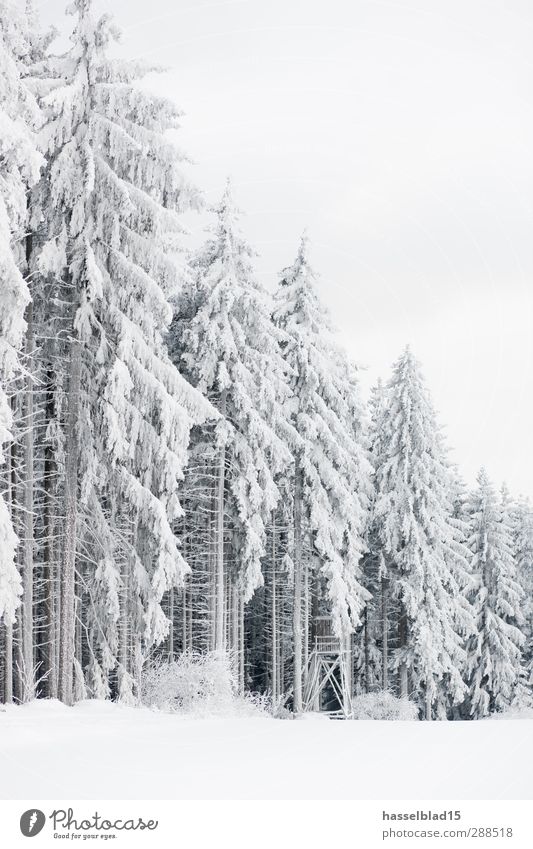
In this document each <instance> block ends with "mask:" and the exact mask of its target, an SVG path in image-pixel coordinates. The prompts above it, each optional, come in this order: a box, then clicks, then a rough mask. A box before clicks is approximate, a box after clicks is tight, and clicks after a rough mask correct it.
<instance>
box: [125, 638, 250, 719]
mask: <svg viewBox="0 0 533 849" xmlns="http://www.w3.org/2000/svg"><path fill="white" fill-rule="evenodd" d="M236 692H237V688H236V682H235V676H234V673H233V669H232V661H231V656H230V655H229V654H227V653H226V652H207V653H206V654H198V653H195V652H184V654H182V655H180V657H179V658H178V659H177V660H174V661H170V662H169V661H166V660H156V661H153V662H152V663H151V664H149V665H148V666H146V667H145V669H144V671H143V675H142V681H141V701H142V703H143V704H145V705H146V706H147V707H155V708H159V709H160V710H170V711H179V712H180V713H196V712H198V711H199V710H202V711H206V712H211V711H225V710H227V709H228V708H229V707H231V705H232V703H233V701H234V699H235V696H236Z"/></svg>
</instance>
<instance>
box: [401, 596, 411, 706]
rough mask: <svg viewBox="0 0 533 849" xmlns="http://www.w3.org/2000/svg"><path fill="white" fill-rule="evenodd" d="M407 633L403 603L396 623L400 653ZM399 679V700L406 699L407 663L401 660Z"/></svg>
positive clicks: (405, 645) (407, 688)
mask: <svg viewBox="0 0 533 849" xmlns="http://www.w3.org/2000/svg"><path fill="white" fill-rule="evenodd" d="M407 631H408V623H407V613H406V610H405V606H404V604H403V602H402V603H401V606H400V618H399V621H398V647H399V649H400V651H403V650H404V649H405V648H406V647H407ZM399 677H400V698H402V699H406V698H408V696H409V682H408V670H407V663H406V662H405V660H402V661H401V663H400V667H399Z"/></svg>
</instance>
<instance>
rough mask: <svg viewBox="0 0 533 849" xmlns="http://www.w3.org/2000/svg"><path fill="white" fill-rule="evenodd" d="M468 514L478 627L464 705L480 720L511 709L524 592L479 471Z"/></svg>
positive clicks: (519, 676) (517, 681) (502, 513)
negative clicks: (468, 689) (508, 708)
mask: <svg viewBox="0 0 533 849" xmlns="http://www.w3.org/2000/svg"><path fill="white" fill-rule="evenodd" d="M468 512H469V515H470V539H469V547H470V551H471V571H472V576H473V590H472V604H473V607H474V611H475V614H476V624H477V633H476V634H475V635H474V636H473V637H472V638H471V640H470V643H469V650H468V667H467V671H468V681H469V686H470V694H469V705H470V715H471V716H472V718H474V719H481V718H483V717H484V716H488V714H489V713H492V712H494V711H501V710H504V709H505V708H506V707H508V706H509V705H510V704H512V702H513V701H514V699H515V698H516V697H517V695H519V691H520V690H521V687H522V685H523V680H524V677H525V674H524V669H523V666H522V648H523V645H524V636H523V634H522V633H521V631H520V627H521V626H522V625H523V623H524V619H523V616H522V612H521V605H522V599H523V592H522V588H521V587H520V584H519V583H518V580H517V575H516V567H515V561H514V552H513V539H512V528H511V526H510V523H509V519H508V516H507V515H506V514H507V510H506V507H505V505H504V504H503V503H502V502H501V501H500V500H499V499H498V496H497V495H496V492H495V490H494V487H493V485H492V483H491V482H490V480H489V478H488V476H487V473H486V471H485V470H484V469H482V470H481V471H480V473H479V475H478V478H477V488H476V489H475V491H474V492H473V493H472V496H471V498H470V502H469V504H468Z"/></svg>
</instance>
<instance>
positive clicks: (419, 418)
mask: <svg viewBox="0 0 533 849" xmlns="http://www.w3.org/2000/svg"><path fill="white" fill-rule="evenodd" d="M380 441H381V446H380V451H379V456H378V457H377V467H376V490H377V494H376V503H375V508H374V521H375V523H376V524H377V532H378V535H379V540H380V544H381V547H382V552H383V558H384V561H385V568H386V574H387V576H388V578H389V579H390V581H391V592H392V595H393V597H394V599H395V600H396V602H397V603H398V605H399V611H398V623H397V627H398V632H397V641H396V646H397V647H396V648H395V650H394V668H396V669H397V670H398V674H399V682H398V684H399V693H400V695H401V696H402V697H407V696H410V697H412V698H414V699H415V700H417V701H419V703H420V704H421V706H422V705H423V706H424V709H425V715H426V718H428V719H431V718H432V717H433V716H434V715H435V714H437V715H438V714H439V713H440V710H439V707H440V706H439V704H438V701H439V694H441V686H440V685H441V682H442V681H443V680H444V679H445V680H446V681H447V689H448V694H449V696H450V698H451V699H452V701H453V702H454V703H457V702H460V701H462V699H463V698H464V695H465V684H464V681H463V678H462V670H463V667H464V660H465V653H464V648H463V645H462V638H461V634H460V632H459V627H458V621H457V620H458V618H459V615H460V610H459V606H458V601H457V597H458V586H457V582H456V580H455V577H454V573H453V569H452V565H451V564H452V560H454V559H456V558H458V557H459V556H460V541H459V540H458V539H457V533H456V529H455V527H454V523H453V522H452V512H453V507H452V503H451V481H450V474H449V469H448V465H447V462H446V457H445V454H444V452H443V446H442V439H441V437H440V434H439V429H438V426H437V422H436V417H435V413H434V410H433V407H432V404H431V401H430V398H429V394H428V391H427V388H426V386H425V383H424V380H423V378H422V375H421V372H420V367H419V364H418V362H417V360H416V359H415V357H414V356H413V354H412V352H411V351H410V349H409V348H407V349H406V350H405V351H404V353H403V354H402V356H401V357H400V359H399V360H398V361H397V362H396V364H395V365H394V367H393V374H392V378H391V380H390V382H389V384H388V386H387V389H386V401H385V405H384V409H383V412H382V417H381V436H380ZM464 554H465V555H466V551H465V552H464Z"/></svg>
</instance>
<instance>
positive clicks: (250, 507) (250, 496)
mask: <svg viewBox="0 0 533 849" xmlns="http://www.w3.org/2000/svg"><path fill="white" fill-rule="evenodd" d="M214 213H215V216H216V221H215V224H214V226H213V228H212V232H211V235H210V237H209V238H208V240H207V242H206V244H205V245H204V246H203V248H201V250H199V251H198V252H197V254H196V255H195V257H194V259H193V262H192V266H191V270H192V282H191V284H190V285H189V286H186V287H185V289H184V292H183V294H182V296H181V299H180V304H179V307H178V314H177V316H176V321H175V323H174V326H173V331H172V345H173V350H174V354H175V357H176V360H175V361H176V364H177V365H178V366H179V367H180V368H184V369H185V373H186V374H187V377H188V378H189V380H190V381H191V382H192V383H193V384H194V386H196V387H197V388H198V389H199V390H200V391H201V392H203V393H204V394H205V395H206V396H207V397H208V398H209V400H210V401H211V402H212V403H213V404H214V406H215V407H216V408H217V410H218V411H219V412H220V415H221V419H220V422H219V423H218V425H217V426H216V428H215V429H214V431H212V432H211V433H210V434H208V435H207V436H205V438H204V437H201V438H200V442H201V446H200V455H201V456H202V457H203V460H204V462H205V463H207V464H210V466H211V468H212V480H213V489H212V499H213V504H214V513H215V515H214V517H213V519H214V522H213V524H214V528H213V530H214V538H215V558H214V563H213V570H214V574H213V584H214V586H213V589H212V594H213V595H214V602H215V603H214V607H215V610H214V619H215V633H214V647H215V648H217V649H224V648H226V646H227V635H226V630H225V626H224V617H225V612H226V607H227V604H226V600H225V593H226V591H227V584H228V581H229V583H230V590H229V592H230V594H231V595H232V600H231V602H230V605H229V606H230V608H231V607H232V606H235V605H236V607H237V608H239V607H240V608H241V613H240V616H241V618H242V605H243V604H244V603H246V602H247V601H249V600H250V598H251V597H252V594H253V592H254V591H255V590H256V589H257V587H259V586H260V585H261V584H262V582H263V577H262V573H261V558H262V557H263V556H264V554H265V527H266V523H267V522H268V521H269V519H270V516H271V514H272V511H273V510H274V508H275V506H276V504H277V502H278V499H279V491H278V487H277V485H276V480H275V479H276V475H277V474H279V473H280V472H281V471H283V470H284V469H286V468H287V466H288V464H289V463H290V462H291V453H290V448H289V445H290V438H291V432H290V428H289V427H288V426H287V425H286V423H285V411H284V406H283V404H284V401H285V400H286V398H287V395H288V388H287V385H286V382H285V364H284V361H283V358H282V356H281V353H280V347H279V333H278V331H277V330H276V329H275V327H274V326H273V325H272V323H271V320H270V310H271V306H270V301H269V297H268V295H267V292H266V291H265V290H264V288H263V287H262V286H261V285H260V284H259V282H258V281H257V279H256V277H255V274H254V270H253V265H252V257H253V252H252V250H251V248H250V247H249V245H248V244H247V243H246V241H245V240H244V238H243V236H242V234H241V231H240V226H239V212H238V210H237V209H236V207H235V204H234V201H233V198H232V192H231V186H230V184H229V182H228V184H227V186H226V189H225V191H224V194H223V197H222V199H221V201H220V203H219V204H218V206H217V207H215V209H214ZM230 538H231V541H230ZM228 559H229V561H230V562H231V568H230V569H229V568H228V565H229V564H228ZM225 588H226V589H225ZM232 615H233V614H232ZM235 615H236V616H237V617H238V616H239V613H238V610H236V611H235ZM235 628H236V629H237V630H238V629H239V626H238V623H235ZM241 630H242V626H241ZM233 647H234V648H235V647H236V646H235V645H234V646H233Z"/></svg>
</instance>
